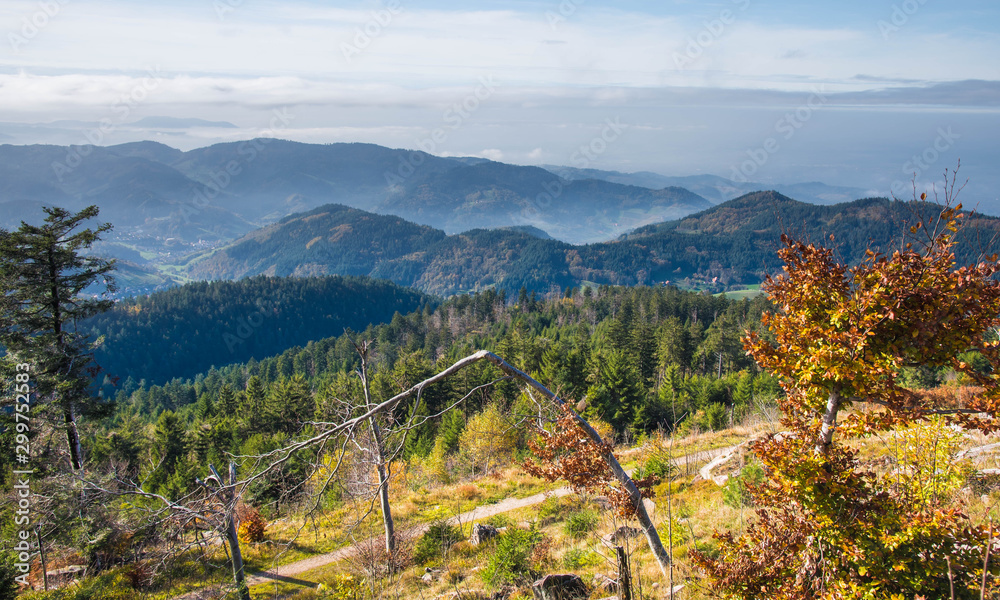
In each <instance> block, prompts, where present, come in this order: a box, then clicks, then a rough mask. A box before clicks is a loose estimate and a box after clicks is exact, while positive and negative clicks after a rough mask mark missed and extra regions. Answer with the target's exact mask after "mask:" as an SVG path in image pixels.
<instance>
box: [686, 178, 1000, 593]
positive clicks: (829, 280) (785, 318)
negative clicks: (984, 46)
mask: <svg viewBox="0 0 1000 600" xmlns="http://www.w3.org/2000/svg"><path fill="white" fill-rule="evenodd" d="M953 199H954V177H953V178H952V180H951V182H950V186H946V194H945V199H944V204H943V206H940V207H938V208H937V210H935V211H934V213H935V214H933V216H932V217H930V218H923V217H922V216H920V215H921V212H920V211H924V212H926V211H927V210H928V207H929V206H933V205H928V204H927V203H924V202H922V201H923V200H925V196H923V195H922V196H921V199H920V200H921V202H917V201H915V202H914V204H913V207H914V211H915V213H914V214H916V215H918V220H917V221H916V222H915V223H914V224H913V226H912V227H910V228H909V232H910V236H909V237H908V238H907V241H905V242H904V243H902V244H901V246H900V247H899V248H898V249H897V250H895V251H893V252H892V253H891V254H882V253H879V252H875V251H872V250H869V252H868V253H867V256H866V258H865V259H864V260H863V261H862V262H861V264H859V265H857V266H854V267H849V266H847V265H845V264H842V263H841V262H839V261H838V260H837V259H836V257H835V253H834V251H833V250H832V249H830V248H825V247H822V246H818V245H815V244H808V243H806V242H803V241H800V240H795V239H792V238H790V237H787V236H783V237H782V242H783V245H784V247H783V248H782V249H781V250H780V256H781V259H782V260H783V261H784V263H785V266H784V273H783V274H782V275H780V276H777V277H773V278H768V279H767V281H766V283H765V285H764V289H765V290H766V291H767V292H768V294H769V295H770V297H771V300H772V301H773V303H774V305H775V307H776V309H777V310H776V311H775V312H774V313H772V314H767V315H765V317H764V318H763V322H764V324H765V325H766V326H767V327H768V328H769V329H770V332H771V333H772V334H773V341H768V340H766V339H764V337H763V336H761V335H759V334H757V333H750V334H748V335H747V337H746V338H744V347H745V348H746V350H747V351H748V352H749V353H750V354H751V355H752V356H753V358H755V359H756V360H757V362H758V363H759V364H760V365H761V366H762V367H764V368H766V369H767V370H769V371H770V372H772V373H773V374H775V375H776V376H778V377H779V378H780V381H781V384H782V386H783V388H784V390H785V395H784V397H783V398H780V399H779V404H780V407H781V409H782V411H783V414H784V424H785V426H786V427H787V428H788V429H790V430H791V432H790V433H786V434H782V435H773V436H770V437H767V438H765V439H764V440H762V441H760V442H758V443H757V444H756V445H755V447H754V451H755V453H756V454H757V456H758V458H759V459H760V461H761V462H762V463H763V465H764V466H765V469H766V472H767V474H768V479H767V481H766V482H765V483H764V484H763V485H761V486H758V487H757V488H755V489H754V490H753V496H754V500H755V503H756V504H757V506H758V507H759V509H758V511H757V519H756V521H755V523H754V524H752V525H751V526H750V527H749V528H748V530H747V531H746V532H745V533H744V534H743V535H742V536H740V537H738V538H737V537H734V536H733V535H731V534H721V535H720V534H717V536H716V537H717V538H718V541H719V547H720V548H719V555H718V557H717V558H709V557H708V556H707V555H705V554H698V555H696V562H698V563H699V565H700V566H701V567H702V568H703V569H704V570H705V572H706V573H707V574H708V575H709V579H710V581H711V584H712V586H713V588H714V589H715V590H716V591H717V592H721V593H722V594H723V595H725V596H726V597H732V598H782V599H786V598H795V599H812V598H868V597H872V598H874V597H879V598H882V597H886V598H887V597H896V596H894V594H900V596H899V597H904V596H905V597H907V598H912V597H913V596H914V594H924V595H926V596H927V597H928V598H930V597H934V598H940V597H953V598H972V597H975V598H979V597H980V594H981V593H982V589H981V588H982V586H985V585H986V582H987V579H988V577H987V574H984V572H983V571H984V569H985V570H987V571H988V573H991V574H996V572H997V569H998V567H997V566H995V565H988V564H985V560H984V558H985V557H984V551H986V549H987V547H988V546H989V545H990V544H991V543H992V540H993V537H992V533H991V532H990V531H987V530H986V529H984V528H983V527H982V526H973V525H972V523H971V522H970V521H969V520H968V518H967V517H966V516H965V515H963V514H962V513H961V512H960V511H959V510H957V509H956V508H955V507H952V506H947V505H944V504H942V503H938V502H928V501H926V498H922V497H919V496H918V495H915V494H912V493H909V492H907V491H906V490H905V489H903V490H900V489H893V488H892V487H891V486H888V485H886V484H885V482H883V480H882V479H881V478H880V476H879V474H878V473H876V472H875V471H873V470H872V469H870V468H868V467H866V466H865V465H864V464H863V463H862V462H861V461H860V460H859V458H858V456H857V452H856V451H853V450H851V449H849V448H847V447H845V446H844V445H843V444H838V443H837V437H836V434H837V432H840V433H841V434H842V436H845V437H849V436H866V435H870V434H873V433H875V432H878V431H885V430H888V429H891V428H895V427H901V426H906V425H907V424H910V423H913V422H916V421H921V420H924V419H928V418H930V417H932V416H934V415H941V417H940V418H944V419H947V421H948V422H950V423H952V424H954V425H958V426H962V427H965V428H970V429H979V430H981V431H984V432H992V431H996V430H997V429H1000V420H998V417H1000V385H998V384H1000V374H997V373H996V372H995V371H994V372H991V373H989V374H983V373H981V372H977V371H975V370H974V369H972V368H971V367H970V366H969V365H967V364H966V363H964V362H962V361H961V360H959V358H958V357H959V355H960V354H962V353H965V352H967V351H970V350H974V351H978V352H979V353H981V354H982V355H983V356H985V357H986V358H988V359H989V360H990V362H991V363H992V364H993V365H1000V361H998V359H1000V354H998V342H997V341H996V340H995V336H994V335H993V331H994V328H995V327H997V326H998V325H1000V282H998V281H997V280H996V277H995V275H996V274H997V273H998V271H1000V262H998V261H997V256H996V255H993V256H990V257H988V258H986V259H983V260H981V261H980V262H978V263H976V264H972V265H969V266H963V267H957V266H956V258H955V246H956V236H957V235H958V234H959V232H960V230H961V226H962V220H963V218H965V215H964V214H963V213H962V205H961V204H954V203H953V202H952V201H953ZM831 241H833V240H832V239H831ZM921 365H923V366H931V367H940V366H950V367H951V368H952V369H954V370H955V371H958V372H960V373H964V374H965V375H966V376H968V377H969V378H971V379H972V380H974V381H976V382H978V384H979V385H980V386H982V391H981V392H980V393H978V394H976V395H975V396H974V397H973V398H972V399H971V400H969V401H967V402H966V403H964V405H957V404H948V405H942V404H935V403H933V402H932V401H929V400H927V399H926V398H925V397H922V396H920V395H917V394H915V393H913V392H911V391H909V390H907V389H906V388H904V387H903V386H902V385H901V382H900V374H901V372H902V370H903V369H904V368H905V367H912V366H921ZM869 407H870V408H869ZM849 408H861V409H865V410H854V411H851V412H850V413H849V414H848V415H847V417H846V418H844V419H841V418H840V417H841V415H842V413H844V411H845V410H847V409H849Z"/></svg>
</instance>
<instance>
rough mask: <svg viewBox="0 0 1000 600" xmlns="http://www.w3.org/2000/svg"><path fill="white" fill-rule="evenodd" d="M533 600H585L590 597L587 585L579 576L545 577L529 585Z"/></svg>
mask: <svg viewBox="0 0 1000 600" xmlns="http://www.w3.org/2000/svg"><path fill="white" fill-rule="evenodd" d="M531 593H532V595H533V596H534V597H535V600H586V598H588V597H590V590H588V589H587V584H585V583H584V582H583V580H582V579H580V576H579V575H573V574H565V575H546V576H545V577H542V578H541V579H539V580H538V581H536V582H535V583H533V584H531Z"/></svg>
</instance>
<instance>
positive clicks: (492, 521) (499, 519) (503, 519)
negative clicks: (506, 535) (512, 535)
mask: <svg viewBox="0 0 1000 600" xmlns="http://www.w3.org/2000/svg"><path fill="white" fill-rule="evenodd" d="M483 523H485V524H486V525H490V526H492V527H496V528H497V529H502V528H504V527H510V526H511V525H513V524H514V522H513V521H511V520H510V517H508V516H507V515H505V514H503V513H501V514H499V515H493V516H492V517H489V518H487V519H485V520H484V521H483Z"/></svg>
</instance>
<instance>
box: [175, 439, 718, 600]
mask: <svg viewBox="0 0 1000 600" xmlns="http://www.w3.org/2000/svg"><path fill="white" fill-rule="evenodd" d="M736 448H737V446H729V447H727V448H717V449H715V450H705V451H703V452H696V453H693V454H686V455H684V456H679V457H677V458H675V459H674V464H675V465H677V466H678V467H687V466H688V465H690V464H691V463H699V462H701V461H705V460H712V459H713V458H715V457H717V456H722V455H726V454H729V453H731V452H732V451H733V450H735V449H736ZM572 493H573V491H572V490H571V489H569V488H566V487H563V488H558V489H555V490H551V491H548V492H541V493H538V494H534V495H532V496H528V497H526V498H508V499H506V500H503V501H501V502H497V503H496V504H485V505H483V506H477V507H476V508H474V509H472V510H470V511H467V512H464V513H462V514H460V515H456V516H454V517H451V518H450V519H448V523H450V524H452V525H462V524H465V523H474V522H476V521H482V520H484V519H488V518H489V517H492V516H495V515H499V514H503V513H507V512H511V511H514V510H518V509H520V508H527V507H529V506H533V505H535V504H540V503H541V502H543V501H544V500H545V499H546V498H550V497H555V498H559V497H561V496H568V495H569V494H572ZM428 527H430V524H424V525H418V526H416V527H414V528H412V529H409V530H407V532H408V533H409V534H411V535H412V536H413V537H417V536H419V535H420V534H422V533H424V532H425V531H427V529H428ZM357 547H358V546H357V545H354V546H348V547H346V548H341V549H340V550H335V551H333V552H328V553H326V554H319V555H317V556H312V557H309V558H305V559H302V560H299V561H296V562H293V563H288V564H287V565H281V566H279V567H275V568H273V569H270V570H268V571H264V572H260V571H257V572H254V573H252V574H250V575H249V576H248V577H247V584H248V585H250V586H251V587H253V586H255V585H260V584H262V583H268V582H270V581H275V582H286V583H295V584H298V585H302V586H305V587H316V586H317V585H318V584H317V583H316V582H315V581H309V580H305V579H298V578H296V577H295V576H296V575H301V574H303V573H308V572H309V571H312V570H313V569H318V568H320V567H324V566H326V565H329V564H331V563H335V562H338V561H341V560H344V559H345V558H348V557H350V556H351V555H352V554H353V553H354V552H356V551H357ZM216 593H218V588H216V587H215V586H212V587H211V588H203V589H201V590H197V591H194V592H189V593H187V594H184V595H183V596H177V597H176V598H174V600H202V599H207V598H214V597H216V596H215V595H213V594H216Z"/></svg>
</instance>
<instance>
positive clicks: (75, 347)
mask: <svg viewBox="0 0 1000 600" xmlns="http://www.w3.org/2000/svg"><path fill="white" fill-rule="evenodd" d="M44 211H45V214H46V215H47V216H46V217H45V222H44V224H43V225H41V226H35V225H29V224H27V223H24V222H22V223H21V227H20V228H19V229H18V230H17V231H13V232H7V231H3V230H0V346H3V347H4V348H6V350H7V353H6V355H5V356H4V357H3V358H2V359H0V365H2V369H3V370H4V371H6V370H10V372H13V370H14V367H15V365H17V364H21V363H23V364H28V365H31V372H32V378H33V380H34V382H35V385H36V392H37V397H38V398H39V400H41V401H43V402H46V403H47V404H49V405H50V406H53V407H57V409H58V411H59V412H60V413H61V414H60V418H61V420H62V421H63V424H64V426H65V428H66V441H67V444H68V446H69V456H70V463H71V465H72V467H73V469H74V470H79V469H81V468H82V467H83V455H82V454H83V452H82V449H81V445H80V435H79V433H78V430H77V421H78V420H79V418H80V417H81V416H87V415H93V416H101V415H103V414H106V413H107V411H108V409H109V407H110V406H113V405H108V404H102V403H101V402H99V401H98V400H97V399H95V398H94V397H92V396H91V394H90V393H89V391H88V388H89V386H90V384H91V382H92V379H93V377H94V375H95V374H96V369H95V368H94V367H93V365H92V355H93V344H92V340H90V339H89V336H87V335H86V334H84V333H82V332H79V331H78V330H77V328H76V325H77V323H79V322H80V321H82V320H84V319H87V318H88V317H92V316H94V315H96V314H98V313H100V312H103V311H105V310H107V309H109V308H110V307H111V305H112V301H111V300H110V299H107V298H104V297H99V298H93V297H86V296H84V290H85V289H87V288H90V287H91V286H93V285H95V284H103V285H104V286H106V289H107V291H109V292H113V291H115V289H116V288H115V284H114V279H113V278H112V277H111V271H113V270H114V268H115V267H114V261H113V260H105V259H102V258H98V257H94V256H83V255H81V251H83V250H86V249H87V248H90V247H91V246H92V245H93V243H94V242H96V241H98V240H99V239H100V235H101V234H102V233H105V232H107V231H110V230H111V225H110V224H107V223H105V224H103V225H99V226H98V227H97V228H96V229H84V230H82V231H77V232H76V233H74V230H76V229H77V228H78V227H79V226H80V225H81V224H82V223H83V222H85V221H87V220H88V219H93V218H95V217H97V214H98V209H97V207H96V206H90V207H87V208H85V209H83V210H82V211H80V212H78V213H76V214H72V213H70V212H69V211H67V210H64V209H62V208H50V207H46V208H44Z"/></svg>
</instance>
